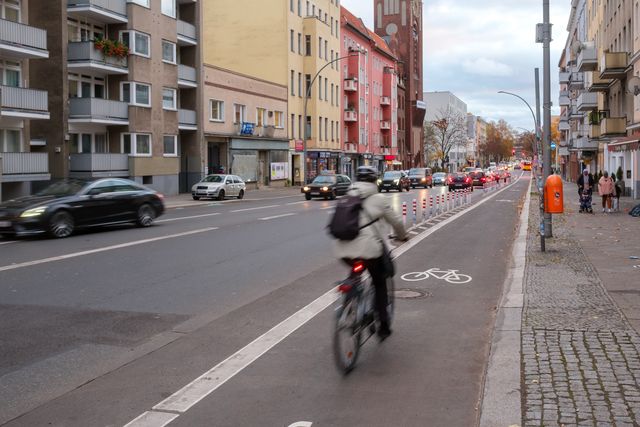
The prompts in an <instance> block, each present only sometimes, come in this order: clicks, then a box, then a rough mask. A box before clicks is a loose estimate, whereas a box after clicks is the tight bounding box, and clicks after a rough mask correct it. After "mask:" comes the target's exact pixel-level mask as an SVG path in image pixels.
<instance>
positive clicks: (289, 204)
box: [287, 200, 309, 206]
mask: <svg viewBox="0 0 640 427" xmlns="http://www.w3.org/2000/svg"><path fill="white" fill-rule="evenodd" d="M303 203H309V200H303V201H301V202H291V203H287V206H291V205H301V204H303Z"/></svg>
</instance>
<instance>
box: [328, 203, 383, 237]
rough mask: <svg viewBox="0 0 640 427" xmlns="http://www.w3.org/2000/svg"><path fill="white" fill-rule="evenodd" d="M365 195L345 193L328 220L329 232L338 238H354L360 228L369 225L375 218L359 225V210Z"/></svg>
mask: <svg viewBox="0 0 640 427" xmlns="http://www.w3.org/2000/svg"><path fill="white" fill-rule="evenodd" d="M365 200H366V197H364V198H363V197H360V196H359V195H346V196H344V197H343V198H342V199H340V200H339V201H338V203H337V205H336V211H335V212H334V214H333V218H331V221H329V225H328V228H329V234H331V235H332V236H333V237H335V238H336V239H338V240H346V241H350V240H354V239H355V238H356V237H358V234H360V230H362V229H363V228H365V227H368V226H370V225H371V224H373V223H374V222H376V221H377V219H374V220H373V221H371V222H369V223H367V224H365V225H363V226H360V211H361V210H362V204H363V203H364V201H365Z"/></svg>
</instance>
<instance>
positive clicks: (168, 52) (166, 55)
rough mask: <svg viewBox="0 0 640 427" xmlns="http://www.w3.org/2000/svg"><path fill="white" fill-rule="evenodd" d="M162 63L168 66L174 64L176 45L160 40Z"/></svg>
mask: <svg viewBox="0 0 640 427" xmlns="http://www.w3.org/2000/svg"><path fill="white" fill-rule="evenodd" d="M162 61H163V62H168V63H170V64H175V63H176V44H175V43H171V42H169V41H166V40H162Z"/></svg>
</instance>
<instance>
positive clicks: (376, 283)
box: [365, 257, 389, 327]
mask: <svg viewBox="0 0 640 427" xmlns="http://www.w3.org/2000/svg"><path fill="white" fill-rule="evenodd" d="M365 265H366V267H367V270H368V271H369V274H370V275H371V282H372V283H373V287H374V289H375V304H376V312H377V313H378V318H379V319H380V324H381V326H382V327H389V313H387V304H389V298H388V295H387V277H386V275H385V272H384V263H383V260H382V257H380V258H376V259H368V260H365Z"/></svg>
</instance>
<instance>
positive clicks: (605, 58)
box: [600, 52, 629, 79]
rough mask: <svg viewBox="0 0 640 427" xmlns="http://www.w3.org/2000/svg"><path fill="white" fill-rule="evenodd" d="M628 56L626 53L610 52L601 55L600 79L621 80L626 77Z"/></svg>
mask: <svg viewBox="0 0 640 427" xmlns="http://www.w3.org/2000/svg"><path fill="white" fill-rule="evenodd" d="M628 66H629V55H627V53H626V52H612V53H605V54H603V55H602V58H601V61H600V78H601V79H622V78H624V77H626V75H627V67H628Z"/></svg>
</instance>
